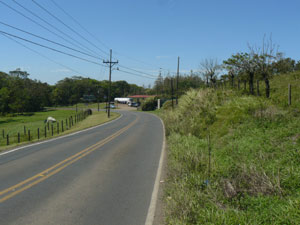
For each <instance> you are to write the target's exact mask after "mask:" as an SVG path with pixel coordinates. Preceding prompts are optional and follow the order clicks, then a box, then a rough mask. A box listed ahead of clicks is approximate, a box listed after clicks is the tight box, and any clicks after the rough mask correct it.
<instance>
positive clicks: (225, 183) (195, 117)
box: [161, 73, 300, 225]
mask: <svg viewBox="0 0 300 225" xmlns="http://www.w3.org/2000/svg"><path fill="white" fill-rule="evenodd" d="M277 79H278V80H277ZM297 79H299V76H298V75H297V73H294V74H289V75H282V77H280V76H276V77H275V78H274V79H273V80H271V83H272V85H273V87H274V88H273V91H272V93H271V94H272V95H271V96H273V97H272V99H266V98H263V97H254V96H243V95H240V94H238V93H237V92H234V91H220V90H217V91H215V90H212V89H205V90H191V91H189V92H187V94H186V95H184V96H182V97H181V98H180V101H179V105H178V107H176V108H175V109H174V110H167V109H164V110H162V111H161V116H162V118H163V119H164V122H165V126H166V131H167V135H168V136H167V139H168V149H169V153H168V165H169V167H168V173H169V175H168V182H167V184H166V185H167V186H166V191H165V192H166V197H165V200H166V203H167V209H166V216H167V219H166V220H167V221H166V222H167V224H191V225H192V224H193V225H194V224H300V208H299V203H300V202H299V197H300V175H299V174H300V152H299V149H300V114H299V105H298V104H299V103H297V100H295V103H294V104H295V107H290V108H287V107H286V106H284V105H282V104H279V105H278V103H280V101H281V100H283V101H286V99H285V98H282V99H281V96H282V95H283V93H284V92H285V91H287V89H286V84H287V83H291V82H292V83H293V85H294V88H295V95H296V96H298V94H297V91H296V89H297V88H298V90H300V87H299V85H300V82H299V80H297ZM281 84H282V85H283V86H284V87H285V89H283V86H281ZM297 107H298V108H297ZM208 134H210V136H211V149H212V152H211V173H210V176H209V174H208V165H209V154H208V141H207V136H208ZM207 180H208V181H207Z"/></svg>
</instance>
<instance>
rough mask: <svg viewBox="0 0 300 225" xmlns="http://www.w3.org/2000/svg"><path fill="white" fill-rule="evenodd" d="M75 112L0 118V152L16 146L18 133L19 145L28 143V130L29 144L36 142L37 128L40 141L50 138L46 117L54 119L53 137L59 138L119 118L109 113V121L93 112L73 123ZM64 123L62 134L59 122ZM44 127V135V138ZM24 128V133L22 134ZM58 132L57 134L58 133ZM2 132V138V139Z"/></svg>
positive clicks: (103, 113)
mask: <svg viewBox="0 0 300 225" xmlns="http://www.w3.org/2000/svg"><path fill="white" fill-rule="evenodd" d="M75 115H76V111H73V110H49V111H46V112H36V113H32V114H27V115H20V116H11V117H0V151H1V150H4V149H7V148H10V147H13V146H16V145H17V144H18V143H17V142H18V133H20V142H21V143H20V144H24V142H29V134H28V130H30V136H31V137H30V139H31V140H30V142H32V141H37V139H38V128H39V130H40V140H43V139H46V138H51V137H52V131H51V125H50V126H49V130H48V127H47V126H46V124H45V123H44V120H45V119H46V118H47V117H48V116H51V117H54V118H55V119H56V120H57V121H58V122H59V129H58V130H57V123H53V136H60V135H64V134H68V133H71V132H75V131H78V130H82V129H85V128H88V127H92V126H95V125H99V124H102V123H104V122H107V121H109V120H113V119H115V118H117V117H118V116H119V114H117V113H111V117H110V119H108V118H107V116H106V113H105V112H93V114H92V115H91V116H88V117H87V118H85V119H84V120H82V121H79V122H77V123H75ZM71 116H72V117H73V126H71V127H70V125H69V118H70V117H71ZM66 119H67V120H68V129H66ZM62 121H63V123H64V132H63V133H62V127H61V122H62ZM45 126H46V135H47V137H45ZM24 127H25V131H26V132H25V133H24ZM58 131H59V133H58ZM3 132H4V138H3ZM7 134H8V135H9V142H10V143H9V144H10V145H9V146H7V139H6V137H7V136H6V135H7Z"/></svg>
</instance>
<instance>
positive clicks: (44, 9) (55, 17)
mask: <svg viewBox="0 0 300 225" xmlns="http://www.w3.org/2000/svg"><path fill="white" fill-rule="evenodd" d="M13 1H14V0H13ZM32 2H33V3H34V4H35V5H37V6H38V7H39V8H40V9H42V10H43V11H45V12H46V13H48V14H49V15H50V16H52V17H53V18H54V19H56V20H57V21H58V22H60V23H61V24H63V25H64V26H65V27H67V28H68V29H69V30H71V31H72V32H73V33H75V34H77V35H78V36H79V37H81V38H82V39H83V40H85V41H86V42H88V43H89V44H90V45H92V46H94V47H95V48H97V49H98V50H99V51H101V52H102V53H104V54H106V55H109V54H108V52H106V51H104V50H102V49H101V48H99V47H98V46H97V45H95V44H93V43H92V42H91V41H89V40H88V39H87V38H85V37H84V36H83V35H81V34H80V33H78V32H77V31H76V30H74V29H73V28H72V27H70V26H69V25H67V24H66V23H65V22H63V21H62V20H61V19H59V18H58V17H57V16H55V15H54V14H53V13H51V12H50V11H49V10H47V9H46V8H45V7H43V6H42V5H41V4H39V3H37V2H36V1H35V0H32Z"/></svg>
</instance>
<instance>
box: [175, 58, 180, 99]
mask: <svg viewBox="0 0 300 225" xmlns="http://www.w3.org/2000/svg"><path fill="white" fill-rule="evenodd" d="M179 59H180V58H179V56H178V62H177V77H176V105H178V80H179Z"/></svg>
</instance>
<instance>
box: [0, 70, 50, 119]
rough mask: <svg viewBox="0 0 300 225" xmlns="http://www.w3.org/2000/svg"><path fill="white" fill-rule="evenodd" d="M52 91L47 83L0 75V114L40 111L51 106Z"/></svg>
mask: <svg viewBox="0 0 300 225" xmlns="http://www.w3.org/2000/svg"><path fill="white" fill-rule="evenodd" d="M51 90H52V89H51V87H50V86H49V85H48V84H46V83H41V82H40V81H36V80H31V79H28V78H19V77H12V76H9V75H7V74H5V73H0V100H1V101H0V110H1V111H0V112H1V114H2V115H4V114H7V113H19V114H22V113H24V112H34V111H39V110H41V109H42V108H43V107H44V106H50V105H51V100H50V92H51Z"/></svg>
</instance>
